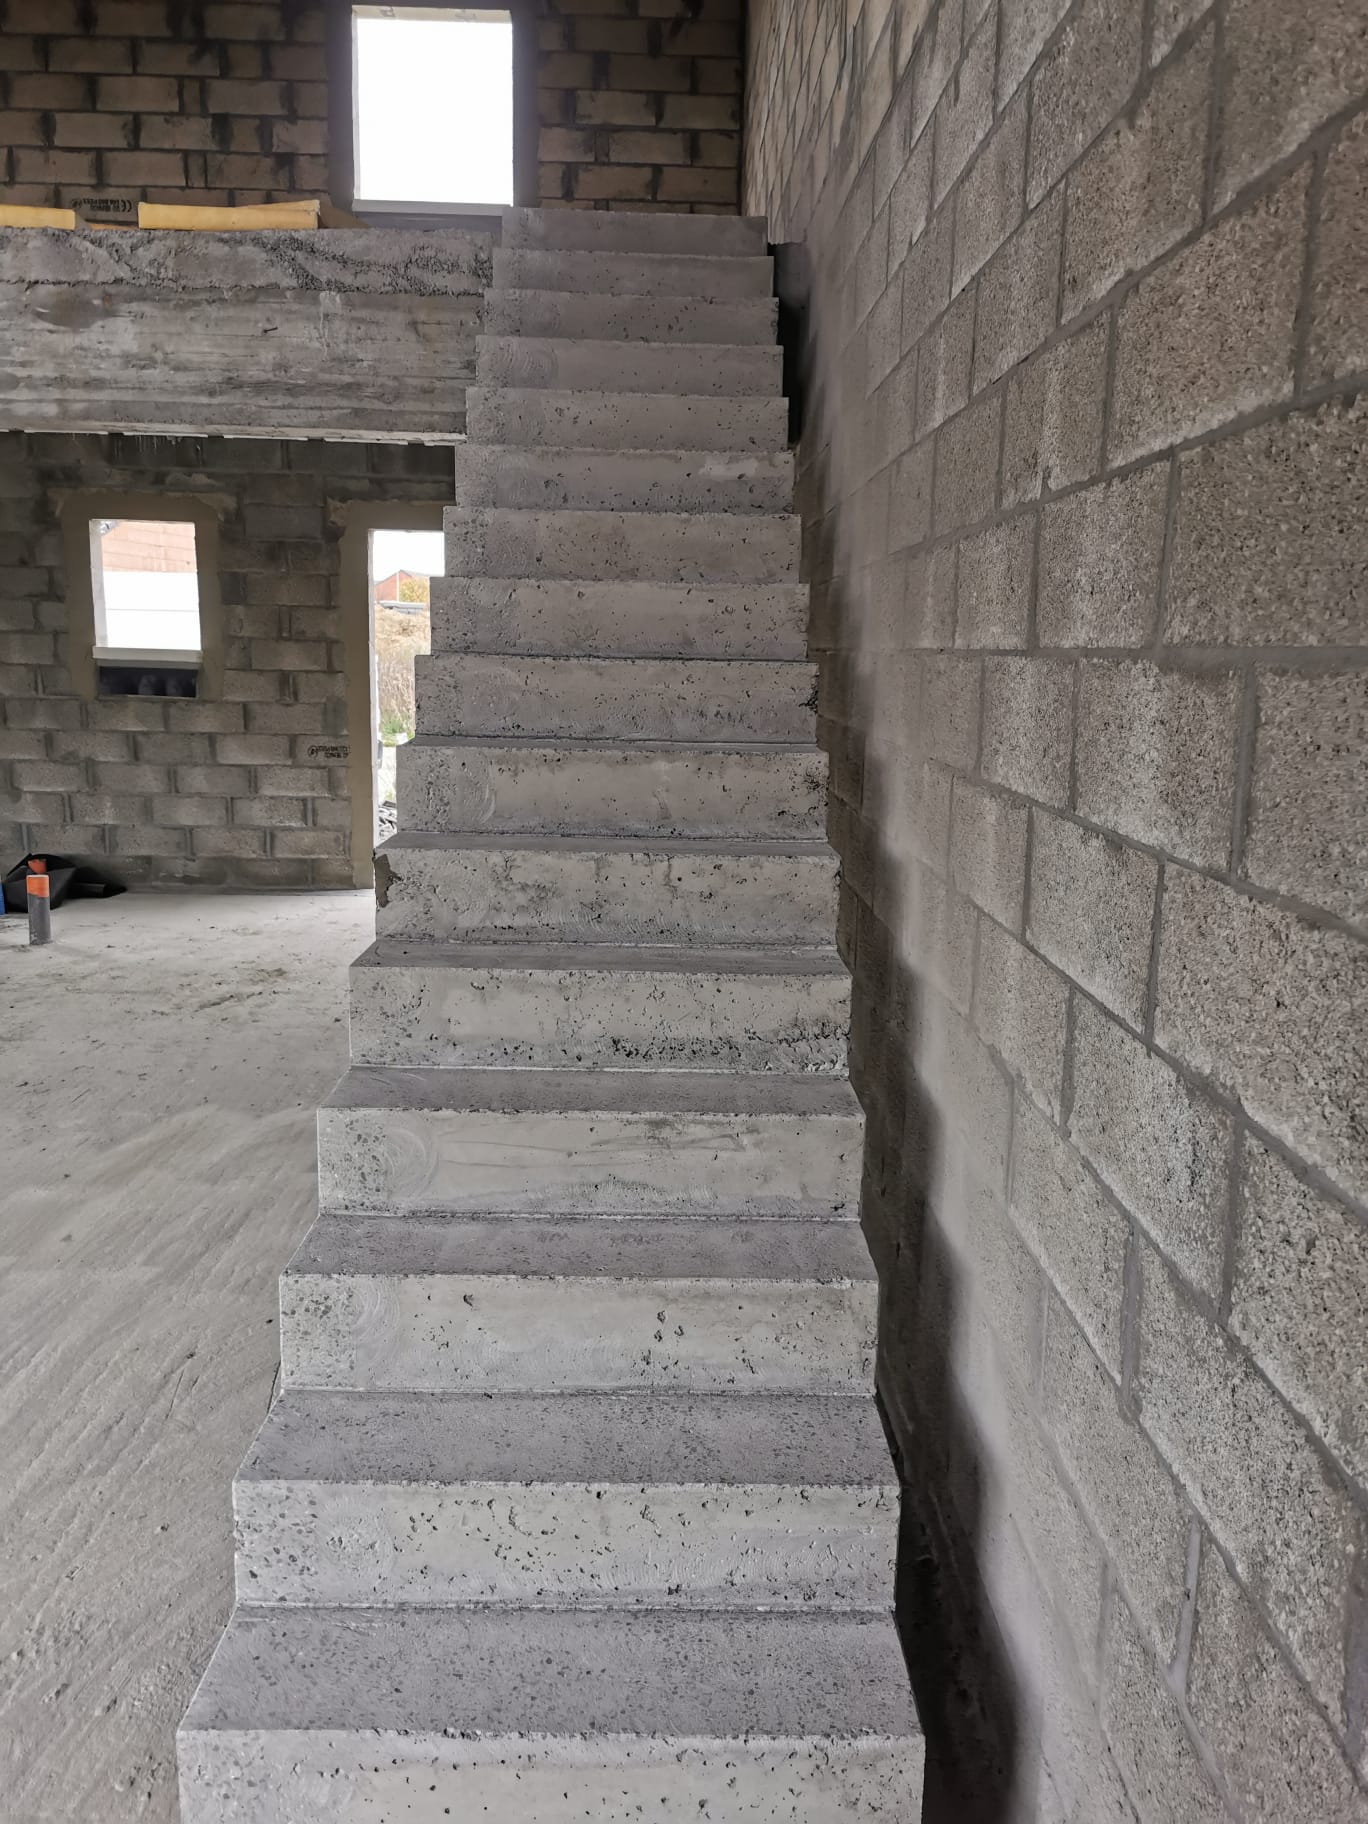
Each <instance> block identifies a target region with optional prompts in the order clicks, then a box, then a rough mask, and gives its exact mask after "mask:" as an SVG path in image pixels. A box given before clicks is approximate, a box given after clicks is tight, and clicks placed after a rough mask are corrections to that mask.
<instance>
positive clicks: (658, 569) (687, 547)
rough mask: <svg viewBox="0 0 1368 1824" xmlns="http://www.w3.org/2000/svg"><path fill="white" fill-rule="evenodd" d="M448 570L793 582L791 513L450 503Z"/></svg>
mask: <svg viewBox="0 0 1368 1824" xmlns="http://www.w3.org/2000/svg"><path fill="white" fill-rule="evenodd" d="M442 517H443V524H444V526H445V528H446V572H447V575H448V576H561V577H567V578H572V579H575V580H579V579H586V580H592V579H595V578H600V577H608V578H613V577H616V578H623V579H625V578H629V577H630V578H634V579H635V578H641V579H643V580H647V581H655V582H663V583H710V582H712V583H752V582H753V583H787V582H797V580H798V562H799V556H800V549H799V545H800V531H801V528H800V524H799V521H798V519H797V517H796V515H794V514H790V513H588V512H561V513H557V512H545V511H542V512H519V511H517V510H516V509H513V508H508V507H485V508H483V509H480V510H478V511H475V512H462V511H461V510H460V509H459V508H456V507H448V508H447V510H446V512H445V513H444V514H443V516H442Z"/></svg>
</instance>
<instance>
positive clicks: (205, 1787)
mask: <svg viewBox="0 0 1368 1824" xmlns="http://www.w3.org/2000/svg"><path fill="white" fill-rule="evenodd" d="M179 1741H180V1764H181V1818H182V1824H306V1821H307V1824H329V1821H331V1820H341V1819H344V1818H346V1819H351V1818H356V1819H362V1818H366V1819H370V1818H375V1819H389V1818H400V1817H402V1818H403V1819H404V1820H405V1824H459V1821H463V1820H465V1819H474V1818H490V1819H496V1820H499V1821H500V1824H515V1820H522V1819H528V1820H535V1821H536V1824H584V1820H585V1819H586V1818H592V1819H594V1821H595V1824H641V1819H642V1818H645V1817H649V1818H650V1819H651V1820H652V1824H700V1820H705V1821H706V1820H709V1819H717V1820H719V1821H720V1820H722V1819H728V1820H730V1819H737V1820H740V1819H744V1820H745V1824H844V1821H845V1820H855V1819H878V1818H883V1819H891V1818H905V1819H910V1818H915V1817H918V1816H920V1811H921V1789H922V1755H921V1751H920V1743H919V1742H912V1743H909V1742H907V1741H885V1740H882V1739H881V1738H878V1737H873V1738H868V1737H863V1738H856V1739H854V1740H851V1739H850V1738H848V1737H839V1738H823V1737H821V1736H816V1737H811V1738H804V1739H803V1740H802V1741H801V1742H799V1743H795V1741H793V1740H791V1739H787V1738H786V1739H784V1740H782V1741H779V1742H766V1741H765V1740H764V1739H762V1738H752V1739H741V1738H739V1737H738V1738H737V1739H735V1740H731V1741H723V1742H717V1743H709V1742H700V1741H698V1740H697V1739H695V1738H688V1739H680V1740H673V1739H671V1738H670V1737H668V1736H661V1737H651V1738H640V1737H638V1738H624V1737H621V1736H606V1737H604V1736H596V1737H592V1738H585V1737H581V1736H576V1737H574V1738H571V1739H566V1740H563V1741H560V1740H556V1739H554V1738H552V1739H548V1738H547V1737H545V1736H538V1737H535V1738H534V1737H531V1736H498V1735H486V1736H481V1737H478V1738H476V1737H471V1738H468V1739H465V1740H457V1739H453V1738H452V1737H451V1736H449V1735H444V1734H439V1733H433V1734H424V1733H418V1732H413V1733H410V1732H409V1731H407V1730H382V1731H375V1730H357V1731H354V1732H351V1733H349V1732H347V1731H346V1730H332V1729H319V1730H308V1731H304V1730H279V1731H267V1730H260V1731H257V1730H250V1731H246V1730H245V1731H241V1732H230V1731H227V1730H212V1731H211V1730H195V1729H189V1728H187V1729H183V1730H182V1731H181V1734H180V1738H179ZM719 1806H725V1809H719Z"/></svg>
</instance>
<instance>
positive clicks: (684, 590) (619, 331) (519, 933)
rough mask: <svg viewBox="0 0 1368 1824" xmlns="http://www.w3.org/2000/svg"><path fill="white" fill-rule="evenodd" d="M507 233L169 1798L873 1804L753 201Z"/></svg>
mask: <svg viewBox="0 0 1368 1824" xmlns="http://www.w3.org/2000/svg"><path fill="white" fill-rule="evenodd" d="M503 228H504V233H503V237H502V245H501V247H500V250H499V252H498V255H497V257H496V262H495V264H496V271H495V273H494V290H493V291H492V293H491V295H490V299H489V318H490V322H489V326H488V329H487V332H486V333H485V334H483V335H482V336H481V337H480V338H479V343H478V347H479V354H478V374H479V382H480V384H479V385H478V386H477V387H475V388H473V389H472V391H471V405H470V409H471V419H470V432H471V440H470V442H469V443H468V444H467V445H466V446H465V447H464V448H463V449H462V450H461V451H460V453H459V454H458V457H457V462H456V485H457V498H458V505H456V506H455V507H453V508H452V509H451V510H450V511H448V513H447V514H446V549H447V569H448V575H447V577H446V578H445V579H443V580H442V581H441V582H440V583H439V584H438V585H437V586H436V588H435V589H434V612H433V633H434V650H433V652H432V654H431V656H430V657H428V658H426V659H423V660H420V661H419V665H418V690H417V697H418V736H417V739H416V740H414V741H413V742H411V743H409V744H408V746H406V747H405V749H404V751H403V753H402V756H401V760H400V771H401V774H402V778H401V780H400V786H399V800H400V802H399V829H398V832H397V834H396V835H394V836H393V837H392V838H391V839H390V840H389V841H388V842H386V843H385V844H384V846H383V848H382V849H381V850H380V851H379V852H378V853H377V855H376V881H377V899H378V906H377V942H376V944H375V945H374V946H373V948H372V949H370V950H368V951H367V952H366V953H365V955H364V956H363V957H361V958H360V959H359V961H358V962H357V964H356V965H355V967H354V969H353V972H352V1005H351V1030H350V1037H351V1053H352V1068H351V1070H350V1071H349V1072H348V1073H347V1075H346V1076H345V1077H344V1078H343V1079H342V1081H341V1082H340V1083H339V1084H338V1086H337V1089H336V1090H335V1091H334V1093H333V1095H332V1096H331V1097H330V1098H329V1099H328V1101H327V1103H326V1104H325V1105H324V1107H323V1108H321V1109H320V1110H319V1116H318V1159H319V1207H320V1210H321V1212H322V1214H321V1215H320V1217H319V1220H318V1221H317V1222H316V1223H315V1225H314V1227H313V1229H312V1230H311V1231H310V1233H309V1235H308V1237H307V1238H306V1239H305V1242H304V1244H303V1246H302V1247H301V1248H300V1250H299V1251H298V1253H297V1254H296V1256H295V1257H294V1259H293V1260H292V1261H291V1263H290V1266H289V1268H288V1269H287V1271H286V1273H285V1276H284V1278H283V1280H282V1284H281V1303H280V1337H281V1364H282V1387H283V1389H284V1391H283V1394H282V1397H281V1399H280V1401H279V1402H278V1403H277V1405H276V1406H275V1408H274V1410H273V1412H272V1413H271V1415H270V1417H269V1418H268V1421H267V1423H266V1426H265V1428H264V1430H263V1431H262V1433H261V1435H260V1436H259V1438H258V1440H257V1443H256V1445H255V1447H254V1449H253V1452H252V1455H251V1456H250V1458H249V1459H248V1462H247V1463H246V1464H245V1465H244V1467H243V1470H242V1473H241V1474H240V1476H239V1478H238V1481H237V1484H236V1488H235V1496H234V1505H235V1519H236V1544H237V1593H238V1600H239V1605H240V1606H239V1608H238V1610H237V1611H236V1613H235V1616H234V1619H233V1620H232V1622H231V1623H230V1625H229V1629H228V1632H227V1634H226V1635H225V1637H224V1640H223V1642H222V1644H221V1646H220V1648H219V1651H218V1653H217V1655H216V1657H215V1659H214V1661H213V1663H212V1665H211V1666H210V1669H209V1671H208V1673H207V1674H206V1677H205V1680H204V1682H203V1684H202V1686H201V1688H200V1691H199V1693H198V1695H197V1697H196V1699H195V1702H194V1705H193V1706H192V1709H191V1712H190V1714H189V1715H188V1716H187V1718H186V1721H185V1724H184V1726H183V1728H182V1731H181V1736H180V1754H181V1791H182V1807H183V1815H184V1818H185V1820H186V1824H227V1821H228V1820H234V1821H235V1824H247V1821H248V1820H251V1821H252V1824H266V1821H267V1820H278V1821H279V1824H284V1821H285V1820H286V1819H289V1820H291V1824H299V1821H301V1820H305V1819H311V1818H315V1817H316V1818H318V1819H319V1820H320V1824H321V1820H322V1818H324V1817H325V1816H326V1817H334V1816H341V1815H343V1814H349V1813H351V1812H357V1813H358V1815H359V1812H360V1811H361V1810H371V1809H377V1810H378V1812H379V1813H386V1814H387V1813H388V1812H389V1811H390V1810H391V1809H392V1808H393V1807H394V1806H395V1805H398V1804H403V1805H406V1806H408V1807H409V1808H410V1809H412V1806H413V1804H415V1803H416V1804H417V1805H418V1806H419V1807H420V1815H423V1816H428V1815H430V1816H431V1817H432V1819H433V1820H434V1824H435V1820H437V1819H438V1818H440V1817H445V1816H447V1815H448V1814H450V1815H456V1814H459V1815H462V1816H472V1817H473V1816H476V1815H480V1814H482V1813H484V1812H490V1813H492V1814H493V1815H497V1816H498V1817H500V1818H501V1819H504V1820H506V1821H507V1824H523V1821H526V1824H550V1820H552V1819H555V1820H560V1821H562V1824H569V1821H570V1819H571V1818H580V1817H584V1816H592V1817H595V1818H600V1819H604V1820H609V1819H614V1818H620V1819H622V1820H624V1824H625V1820H626V1819H628V1818H631V1817H639V1816H641V1815H642V1814H643V1809H645V1810H649V1813H650V1815H651V1816H652V1817H658V1818H660V1819H662V1820H668V1819H677V1820H681V1821H682V1820H684V1819H686V1818H687V1819H689V1820H694V1819H697V1818H699V1817H702V1816H716V1817H719V1818H720V1817H722V1816H727V1817H733V1816H734V1817H738V1818H739V1817H742V1816H744V1817H746V1818H748V1819H755V1820H757V1821H760V1820H765V1819H770V1820H774V1824H779V1820H780V1819H784V1820H788V1821H790V1824H791V1821H793V1820H800V1819H801V1820H806V1821H807V1824H829V1821H831V1820H834V1819H835V1818H837V1817H842V1818H844V1817H847V1816H848V1817H868V1818H876V1817H888V1818H891V1817H894V1816H904V1815H912V1813H913V1812H915V1810H916V1809H917V1808H918V1807H919V1805H920V1800H921V1780H922V1743H921V1737H920V1732H919V1729H918V1727H917V1722H916V1717H915V1713H914V1710H913V1706H912V1703H911V1698H910V1694H909V1692H908V1688H907V1679H906V1672H905V1667H904V1663H903V1660H902V1655H901V1650H900V1647H899V1643H898V1639H897V1635H896V1632H895V1630H894V1626H893V1622H892V1616H891V1605H892V1597H893V1581H894V1571H895V1558H896V1550H897V1536H898V1516H899V1511H900V1506H901V1498H900V1495H901V1491H900V1489H899V1487H898V1482H897V1477H896V1475H895V1473H894V1470H893V1465H892V1462H891V1459H890V1457H889V1454H888V1450H887V1446H886V1443H885V1440H884V1435H883V1430H882V1425H881V1422H880V1418H879V1414H878V1412H877V1409H876V1407H875V1404H874V1400H873V1385H874V1368H875V1361H876V1353H877V1351H876V1332H877V1318H878V1304H879V1288H878V1280H877V1275H876V1273H875V1270H874V1266H873V1262H872V1260H871V1259H870V1256H869V1252H868V1249H867V1246H866V1244H865V1240H864V1237H863V1234H862V1231H861V1229H860V1226H859V1224H858V1221H857V1220H856V1219H857V1216H858V1211H859V1200H860V1185H861V1174H862V1169H863V1159H864V1115H863V1112H862V1110H861V1107H860V1104H859V1102H858V1100H857V1098H856V1096H855V1093H854V1091H853V1089H852V1088H851V1085H850V1082H849V1079H848V1076H847V1074H846V1069H847V1041H848V1031H849V1023H850V986H849V977H848V975H847V973H846V971H845V968H844V965H843V964H842V963H841V962H840V960H839V958H838V956H837V954H836V951H835V947H834V943H835V937H836V929H837V911H838V904H837V867H836V860H835V856H834V855H833V853H832V851H831V849H830V847H829V846H828V844H827V842H826V840H825V814H826V785H827V771H826V760H825V756H824V754H823V753H822V751H821V749H820V747H819V746H818V745H817V744H816V739H815V737H816V733H817V704H818V693H817V679H816V673H815V671H814V669H813V667H812V665H811V664H810V663H809V662H808V660H807V656H806V637H805V636H806V627H807V619H808V614H807V607H808V604H807V589H806V586H805V585H804V584H802V583H800V581H799V570H800V556H801V552H800V536H799V520H798V518H797V516H796V514H795V513H794V512H793V486H794V476H793V462H792V458H791V456H790V454H789V452H788V450H787V448H786V436H787V408H786V405H785V402H784V400H783V399H782V397H781V396H780V391H779V388H780V378H781V362H780V355H779V350H778V348H777V347H776V346H775V344H774V340H773V328H774V312H773V307H772V304H771V302H770V299H769V295H768V294H769V283H770V270H771V269H770V262H769V260H768V258H767V257H766V252H765V246H766V243H765V232H764V225H763V223H760V222H754V221H747V220H743V219H739V218H732V219H730V220H727V219H724V218H718V219H716V220H715V221H714V220H712V219H708V218H704V217H701V216H700V217H681V218H678V225H677V224H676V220H675V218H666V217H659V216H653V215H642V216H633V215H631V214H627V213H622V212H602V213H593V214H575V213H572V212H545V213H543V212H541V211H535V210H533V211H528V210H512V211H509V212H507V214H506V216H505V220H504V224H503ZM643 298H644V300H645V302H644V304H643V306H642V311H641V317H640V320H639V321H638V320H637V319H636V318H635V316H634V312H635V310H636V305H637V302H638V300H640V299H643ZM724 331H725V332H727V333H731V334H734V336H735V340H734V341H732V342H728V341H726V340H724V339H720V338H721V336H722V332H724ZM254 759H255V756H254V755H251V754H248V753H246V752H245V751H244V753H243V755H242V760H243V763H244V764H246V765H251V764H253V763H254ZM37 784H38V782H37V781H35V787H36V786H37ZM53 789H59V788H53ZM1029 961H1030V962H1031V964H1032V965H1033V966H1034V967H1035V968H1037V969H1040V970H1046V966H1045V965H1044V964H1037V963H1035V959H1033V958H1032V959H1029ZM1046 973H1047V974H1048V973H1049V972H1048V970H1046ZM1051 979H1053V978H1052V977H1051ZM629 1630H630V1631H629Z"/></svg>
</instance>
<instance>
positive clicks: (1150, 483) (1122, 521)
mask: <svg viewBox="0 0 1368 1824" xmlns="http://www.w3.org/2000/svg"><path fill="white" fill-rule="evenodd" d="M1168 489H1169V465H1168V464H1167V463H1154V464H1152V465H1151V466H1150V467H1148V468H1144V469H1139V470H1137V471H1136V472H1135V473H1134V474H1132V475H1127V476H1126V477H1125V478H1124V479H1122V480H1120V481H1107V482H1103V483H1101V484H1100V485H1099V486H1097V487H1092V488H1084V489H1083V491H1082V492H1081V493H1078V494H1070V495H1069V496H1068V497H1067V498H1066V499H1064V500H1059V501H1055V502H1054V503H1053V504H1051V505H1049V506H1047V507H1046V508H1045V509H1044V511H1043V513H1042V515H1041V522H1040V580H1039V583H1038V603H1037V609H1036V620H1037V626H1038V631H1039V638H1040V643H1041V645H1042V646H1064V647H1074V646H1147V645H1149V644H1150V642H1151V640H1152V639H1153V637H1154V627H1155V622H1156V619H1157V617H1158V613H1159V574H1160V564H1161V561H1162V558H1163V551H1164V522H1165V518H1166V515H1167V511H1168Z"/></svg>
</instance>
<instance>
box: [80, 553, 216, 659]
mask: <svg viewBox="0 0 1368 1824" xmlns="http://www.w3.org/2000/svg"><path fill="white" fill-rule="evenodd" d="M90 580H91V592H92V595H93V596H94V602H95V654H96V657H97V658H106V657H108V658H117V657H120V656H123V655H127V654H139V655H142V656H147V657H151V656H156V657H167V658H170V657H172V656H174V657H176V658H179V659H181V660H189V659H197V658H198V657H199V656H200V652H201V647H202V638H201V633H200V595H199V564H198V560H197V555H196V551H195V528H194V525H193V524H192V523H191V522H190V521H189V520H169V519H93V520H91V522H90Z"/></svg>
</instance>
